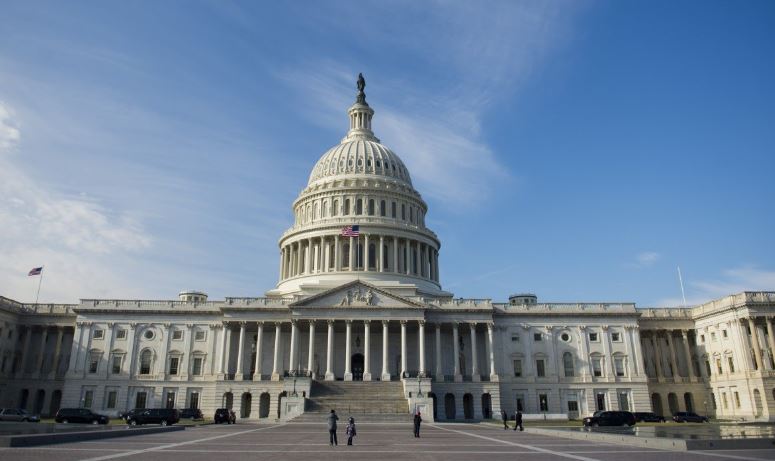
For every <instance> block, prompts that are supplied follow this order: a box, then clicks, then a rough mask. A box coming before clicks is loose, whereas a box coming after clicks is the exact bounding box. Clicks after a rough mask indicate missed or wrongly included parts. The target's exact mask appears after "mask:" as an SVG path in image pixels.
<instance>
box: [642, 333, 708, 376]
mask: <svg viewBox="0 0 775 461" xmlns="http://www.w3.org/2000/svg"><path fill="white" fill-rule="evenodd" d="M674 332H680V334H681V336H680V338H681V350H680V354H683V356H684V358H685V363H686V365H687V375H686V376H685V377H687V378H689V380H690V381H692V382H694V381H697V375H696V374H695V370H694V360H693V355H692V352H691V348H692V345H691V343H690V342H689V330H686V329H681V330H672V329H671V330H641V341H642V342H643V348H644V350H646V351H650V352H651V354H652V357H653V362H652V363H653V364H654V372H655V373H656V376H655V378H657V379H658V380H663V379H664V378H665V377H666V374H665V370H664V369H663V367H662V366H663V359H662V352H663V347H662V342H661V338H662V337H663V336H664V337H665V339H666V341H667V347H668V353H669V355H670V368H671V371H672V373H670V375H671V376H670V377H672V378H673V379H674V380H678V379H680V378H681V374H680V371H679V363H678V354H679V352H678V351H677V350H676V344H675V342H674V337H673V334H674ZM663 333H664V334H663Z"/></svg>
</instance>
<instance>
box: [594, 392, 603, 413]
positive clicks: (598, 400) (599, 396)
mask: <svg viewBox="0 0 775 461" xmlns="http://www.w3.org/2000/svg"><path fill="white" fill-rule="evenodd" d="M595 405H596V407H595V410H597V411H605V393H604V392H598V393H596V394H595Z"/></svg>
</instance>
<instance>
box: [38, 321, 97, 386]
mask: <svg viewBox="0 0 775 461" xmlns="http://www.w3.org/2000/svg"><path fill="white" fill-rule="evenodd" d="M64 335H65V329H64V328H63V327H57V343H56V346H55V348H54V365H53V366H52V367H51V371H49V379H55V378H56V376H57V371H59V362H60V360H62V357H61V354H62V339H63V338H64ZM108 353H110V352H108ZM108 367H110V366H108Z"/></svg>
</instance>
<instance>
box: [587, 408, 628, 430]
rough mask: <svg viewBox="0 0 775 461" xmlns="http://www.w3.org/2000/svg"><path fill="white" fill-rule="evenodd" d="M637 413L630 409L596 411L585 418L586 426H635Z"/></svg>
mask: <svg viewBox="0 0 775 461" xmlns="http://www.w3.org/2000/svg"><path fill="white" fill-rule="evenodd" d="M635 422H636V421H635V415H633V414H632V413H630V412H629V411H596V412H595V413H594V414H593V415H592V416H590V417H587V418H584V426H592V427H597V426H634V425H635Z"/></svg>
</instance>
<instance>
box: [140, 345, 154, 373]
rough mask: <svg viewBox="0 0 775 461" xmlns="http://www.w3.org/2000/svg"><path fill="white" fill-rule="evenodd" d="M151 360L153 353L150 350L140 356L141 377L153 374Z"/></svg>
mask: <svg viewBox="0 0 775 461" xmlns="http://www.w3.org/2000/svg"><path fill="white" fill-rule="evenodd" d="M151 358H152V353H151V351H150V350H149V349H146V350H144V351H143V352H142V353H141V354H140V374H141V375H149V374H151Z"/></svg>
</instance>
